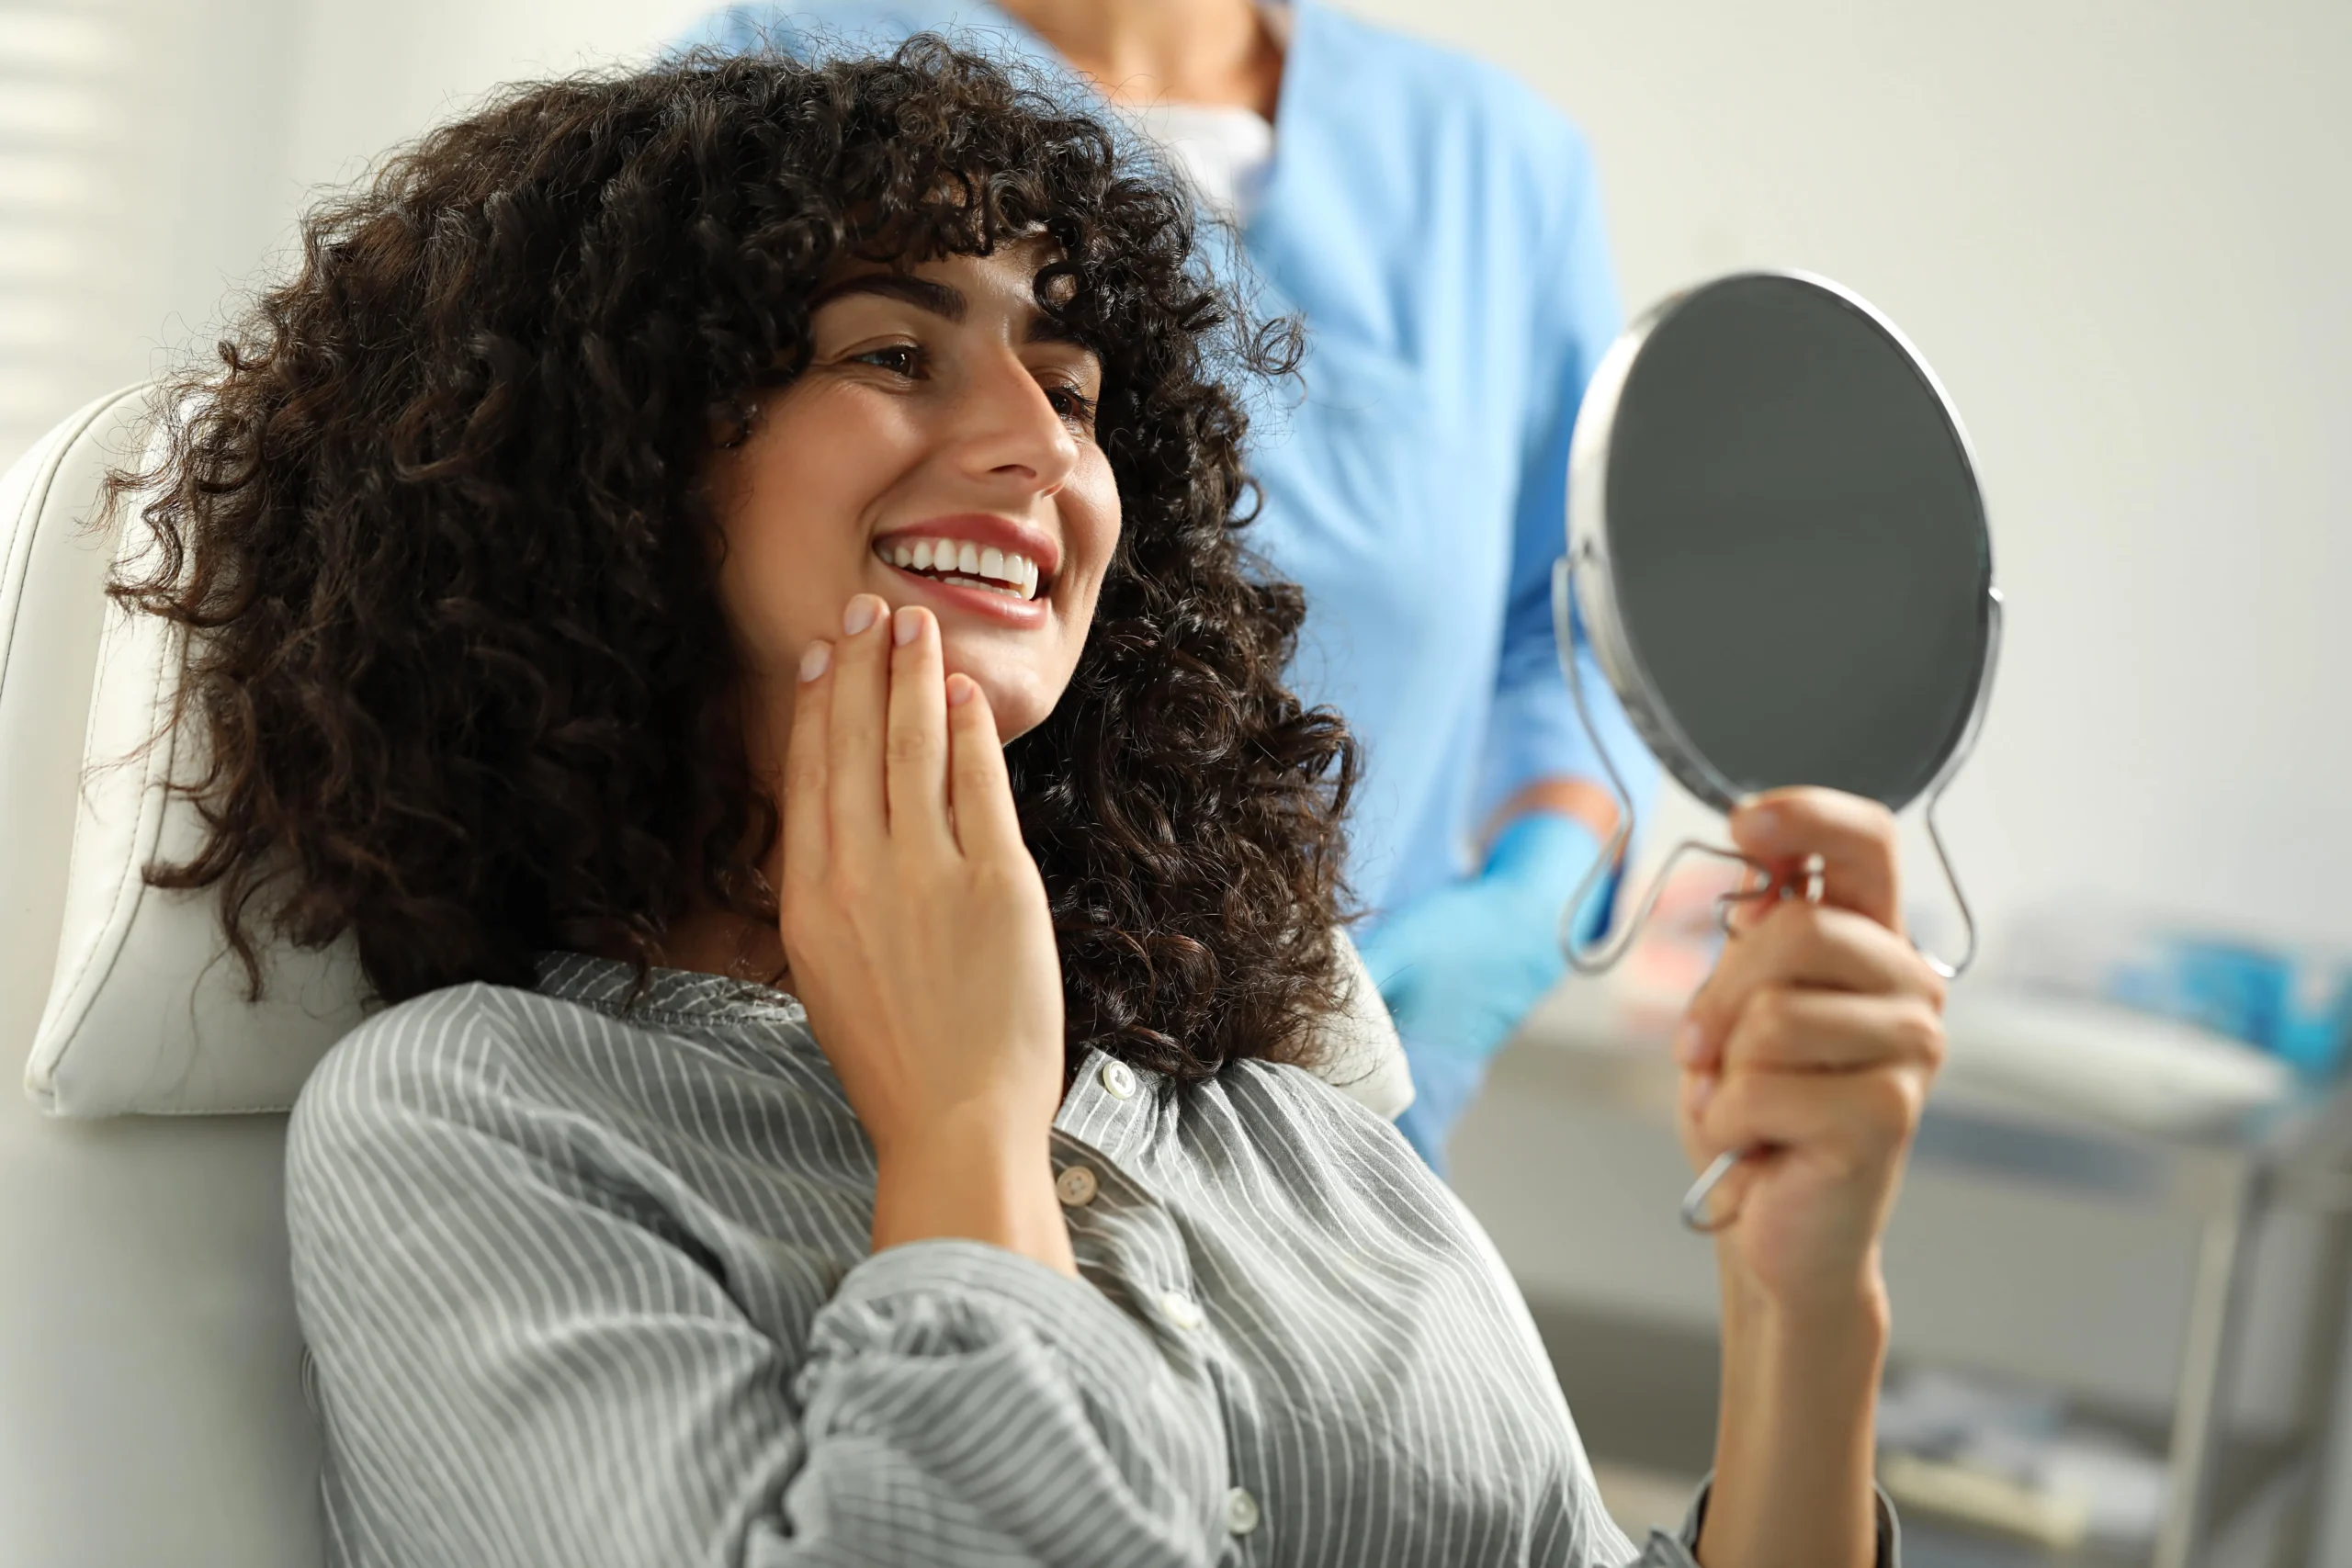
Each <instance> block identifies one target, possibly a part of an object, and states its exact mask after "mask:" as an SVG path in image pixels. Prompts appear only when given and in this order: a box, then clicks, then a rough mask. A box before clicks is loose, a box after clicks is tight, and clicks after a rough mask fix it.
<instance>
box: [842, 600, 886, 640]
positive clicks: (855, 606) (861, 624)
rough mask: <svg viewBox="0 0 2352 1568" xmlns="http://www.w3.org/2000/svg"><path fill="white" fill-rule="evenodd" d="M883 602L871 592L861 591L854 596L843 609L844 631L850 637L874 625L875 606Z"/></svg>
mask: <svg viewBox="0 0 2352 1568" xmlns="http://www.w3.org/2000/svg"><path fill="white" fill-rule="evenodd" d="M881 602H882V601H880V600H879V599H876V598H875V597H874V595H872V594H871V593H860V594H858V595H857V596H856V597H854V598H853V599H852V600H851V601H850V602H849V605H848V607H847V608H846V609H844V610H842V632H843V633H844V634H846V635H848V636H850V637H855V636H856V635H857V634H858V633H860V632H862V631H864V630H865V628H866V627H868V626H872V625H873V624H874V606H875V605H876V604H880V603H881Z"/></svg>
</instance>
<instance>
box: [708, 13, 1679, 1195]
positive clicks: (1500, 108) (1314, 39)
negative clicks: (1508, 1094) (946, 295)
mask: <svg viewBox="0 0 2352 1568" xmlns="http://www.w3.org/2000/svg"><path fill="white" fill-rule="evenodd" d="M916 32H937V33H943V34H945V35H947V36H949V37H951V38H953V39H955V40H956V42H958V43H961V44H964V45H966V46H967V47H975V46H977V47H980V48H983V49H991V50H996V51H1000V52H1002V51H1011V52H1013V53H1017V54H1020V55H1023V56H1025V57H1027V58H1028V59H1029V60H1030V61H1031V62H1034V63H1035V64H1038V65H1041V66H1043V67H1045V68H1046V69H1047V70H1049V71H1052V72H1055V73H1067V75H1068V77H1069V79H1071V80H1073V81H1074V82H1082V83H1084V84H1085V85H1086V88H1085V90H1088V91H1091V92H1095V93H1100V94H1102V95H1103V97H1104V98H1106V99H1107V100H1108V101H1109V103H1110V104H1111V105H1112V107H1115V108H1118V109H1120V110H1121V111H1122V112H1123V113H1125V115H1126V116H1127V117H1128V118H1129V120H1130V123H1132V124H1135V125H1136V127H1137V128H1138V129H1139V130H1141V132H1142V133H1143V134H1145V135H1147V136H1149V137H1152V138H1153V139H1155V140H1157V141H1159V142H1160V143H1161V144H1162V145H1163V146H1165V147H1167V148H1168V150H1169V151H1170V152H1172V153H1173V154H1174V159H1173V161H1174V162H1175V163H1176V164H1178V165H1179V166H1180V167H1182V168H1185V169H1187V170H1189V171H1190V172H1191V173H1192V175H1193V177H1194V179H1195V181H1196V183H1197V184H1199V185H1200V186H1202V187H1203V190H1204V196H1205V197H1206V198H1207V200H1208V202H1209V205H1210V206H1211V207H1212V209H1221V210H1222V211H1223V213H1224V214H1225V215H1226V216H1227V217H1228V218H1229V219H1230V220H1231V221H1232V222H1233V224H1234V225H1235V228H1236V230H1237V232H1238V239H1239V242H1240V246H1241V249H1242V250H1243V252H1244V253H1246V255H1247V258H1248V262H1249V264H1250V266H1251V268H1252V270H1253V271H1254V273H1255V275H1256V276H1255V282H1256V283H1257V285H1258V287H1259V292H1260V299H1261V305H1262V306H1263V307H1264V308H1265V309H1267V310H1270V311H1279V312H1285V313H1295V314H1297V315H1299V316H1301V317H1302V318H1303V319H1304V320H1305V321H1306V327H1307V343H1308V352H1307V356H1306V362H1305V364H1304V367H1303V368H1302V378H1303V389H1302V390H1301V394H1300V395H1299V396H1298V397H1297V398H1296V399H1295V401H1293V402H1292V403H1290V404H1289V406H1286V407H1283V408H1281V409H1276V410H1272V411H1267V412H1263V413H1261V416H1260V417H1259V419H1258V420H1257V422H1256V424H1255V425H1254V427H1253V434H1252V440H1251V454H1250V457H1251V470H1252V472H1253V474H1254V475H1255V477H1256V478H1257V479H1258V481H1259V483H1260V485H1261V488H1262V491H1263V498H1264V507H1263V511H1262V513H1261V516H1260V520H1259V522H1258V524H1257V525H1256V526H1255V527H1254V528H1253V529H1252V531H1251V532H1252V536H1253V538H1252V544H1253V546H1254V547H1255V548H1256V549H1257V550H1258V551H1259V553H1260V554H1261V555H1262V556H1263V557H1264V558H1266V559H1267V560H1268V561H1269V563H1270V564H1271V565H1272V567H1273V568H1274V569H1275V570H1279V571H1281V572H1282V573H1283V574H1284V575H1285V576H1287V577H1289V578H1291V579H1292V580H1294V581H1296V582H1298V583H1299V584H1300V585H1301V586H1302V587H1303V588H1304V589H1305V590H1306V598H1307V607H1308V611H1307V622H1306V631H1305V633H1304V635H1303V637H1302V639H1301V645H1300V651H1299V655H1298V660H1297V664H1296V666H1295V669H1294V671H1293V680H1294V682H1295V685H1296V687H1297V688H1298V690H1299V692H1300V694H1301V695H1302V696H1304V697H1305V698H1306V700H1307V701H1309V702H1315V703H1329V704H1330V705H1333V706H1335V707H1337V708H1338V709H1339V710H1340V713H1342V714H1343V715H1344V716H1346V718H1347V720H1348V723H1349V725H1350V726H1351V728H1353V730H1354V731H1355V733H1356V735H1357V737H1358V738H1359V739H1360V740H1361V741H1362V743H1363V760H1364V761H1363V780H1362V785H1361V788H1360V791H1359V793H1358V795H1357V805H1356V808H1355V813H1354V820H1353V829H1352V848H1351V860H1350V865H1349V873H1350V881H1351V884H1352V886H1353V888H1354V890H1355V893H1356V896H1357V897H1358V898H1360V899H1361V900H1362V901H1363V904H1364V906H1365V907H1366V908H1367V909H1368V910H1369V911H1370V915H1369V918H1368V919H1367V920H1366V922H1365V924H1364V926H1363V928H1361V929H1360V930H1359V931H1358V933H1357V941H1358V942H1359V944H1360V945H1361V946H1362V948H1363V955H1364V960H1365V963H1366V964H1367V965H1368V966H1369V967H1370V969H1371V971H1372V973H1373V975H1374V977H1375V978H1376V979H1377V980H1378V981H1379V982H1380V987H1381V991H1382V994H1383V995H1384V996H1385V998H1387V1001H1388V1004H1389V1009H1390V1011H1391V1012H1392V1013H1393V1014H1394V1015H1395V1017H1396V1020H1397V1028H1398V1032H1400V1034H1401V1035H1402V1036H1403V1038H1404V1041H1405V1046H1406V1051H1407V1055H1408V1059H1409V1061H1410V1064H1411V1067H1412V1076H1413V1082H1414V1088H1415V1091H1416V1098H1415V1100H1414V1103H1413V1105H1412V1106H1411V1107H1410V1108H1409V1109H1408V1110H1407V1111H1405V1113H1404V1114H1403V1115H1402V1116H1401V1117H1400V1118H1399V1119H1398V1123H1397V1124H1398V1126H1399V1128H1400V1129H1401V1130H1402V1131H1403V1132H1404V1134H1405V1135H1406V1136H1407V1137H1408V1138H1409V1139H1410V1140H1411V1141H1412V1143H1413V1144H1414V1145H1415V1147H1417V1148H1418V1149H1419V1150H1420V1152H1421V1153H1422V1155H1423V1156H1424V1157H1426V1158H1428V1159H1429V1160H1430V1163H1431V1164H1432V1165H1433V1166H1441V1168H1442V1164H1441V1162H1442V1151H1443V1145H1444V1140H1445V1135H1446V1133H1447V1131H1448V1130H1449V1129H1450V1128H1451V1127H1452V1125H1453V1122H1454V1121H1455V1119H1456V1118H1457V1117H1458V1116H1459V1115H1460V1113H1461V1111H1462V1110H1463V1108H1464V1106H1465V1105H1466V1104H1467V1103H1468V1102H1469V1100H1470V1099H1471V1097H1472V1096H1473V1095H1474V1094H1475V1092H1476V1089H1477V1086H1478V1084H1479V1082H1480V1081H1481V1079H1482V1078H1483V1077H1484V1075H1485V1072H1486V1068H1487V1063H1488V1061H1489V1060H1490V1059H1491V1057H1492V1056H1493V1055H1494V1053H1495V1051H1496V1050H1497V1049H1498V1047H1499V1046H1500V1045H1501V1044H1502V1043H1503V1041H1504V1040H1505V1038H1506V1037H1508V1036H1509V1035H1510V1032H1511V1031H1512V1030H1513V1029H1514V1028H1515V1027H1516V1026H1517V1025H1518V1023H1519V1021H1520V1020H1521V1018H1523V1017H1524V1016H1525V1015H1526V1013H1527V1012H1528V1010H1530V1009H1531V1008H1532V1006H1533V1005H1534V1004H1535V1002H1536V1001H1537V1000H1538V999H1539V998H1541V997H1542V996H1543V994H1544V992H1545V991H1546V990H1547V989H1549V988H1550V987H1551V986H1552V985H1553V984H1554V983H1555V982H1556V981H1557V980H1558V978H1559V976H1560V975H1561V972H1562V968H1563V965H1562V961H1561V958H1560V953H1559V949H1558V945H1557V929H1558V925H1559V919H1560V915H1561V912H1562V910H1563V908H1565V906H1566V902H1567V900H1568V899H1569V897H1571V896H1572V895H1573V894H1574V892H1575V890H1576V887H1577V884H1578V882H1579V880H1580V879H1581V878H1582V877H1583V876H1584V874H1585V873H1586V872H1587V871H1588V870H1589V868H1590V867H1591V865H1592V863H1593V862H1594V860H1595V859H1596V858H1597V857H1598V856H1599V855H1600V852H1601V851H1602V846H1603V844H1604V843H1605V841H1606V840H1607V838H1608V836H1609V833H1610V830H1611V827H1612V825H1613V823H1614V821H1615V817H1616V807H1615V804H1614V801H1613V799H1612V797H1611V792H1610V790H1609V787H1608V785H1607V783H1606V779H1607V774H1606V773H1604V771H1603V769H1602V766H1601V764H1600V760H1599V759H1598V758H1597V757H1596V756H1595V755H1594V753H1593V749H1592V745H1591V742H1590V741H1589V739H1587V737H1586V735H1585V733H1584V731H1583V729H1582V728H1581V727H1580V726H1579V725H1578V723H1577V717H1576V712H1575V708H1574V706H1573V705H1572V703H1571V700H1570V697H1569V695H1568V692H1567V688H1566V684H1565V683H1564V682H1562V680H1561V674H1560V665H1559V654H1558V648H1557V645H1556V643H1555V640H1554V636H1553V627H1552V617H1551V596H1550V583H1551V571H1552V565H1553V562H1554V561H1555V559H1556V558H1558V557H1559V555H1560V554H1561V552H1562V549H1563V548H1564V540H1565V535H1564V525H1565V519H1566V511H1565V507H1566V475H1567V462H1568V442H1569V435H1570V432H1571V430H1572V429H1573V427H1574V423H1575V420H1576V412H1577V403H1578V401H1579V400H1580V399H1581V397H1582V395H1583V390H1584V387H1585V383H1586V382H1587V380H1588V379H1589V378H1590V377H1591V374H1592V371H1593V368H1594V366H1595V364H1596V362H1597V361H1598V360H1599V358H1600V355H1601V354H1602V352H1603V351H1604V350H1606V349H1607V347H1608V345H1609V344H1610V343H1611V340H1612V339H1613V338H1614V337H1615V336H1616V334H1617V332H1618V329H1619V326H1620V324H1621V321H1622V318H1621V313H1620V308H1619V303H1618V299H1617V292H1616V286H1615V282H1614V277H1613V274H1612V270H1611V265H1610V260H1609V254H1608V244H1607V240H1606V236H1605V231H1604V229H1603V225H1602V221H1601V210H1600V190H1599V186H1598V184H1597V182H1596V179H1595V176H1594V172H1593V167H1592V159H1591V155H1590V153H1589V151H1588V150H1587V148H1586V146H1585V143H1584V141H1583V139H1582V138H1581V137H1580V136H1579V135H1578V133H1577V130H1575V128H1574V127H1573V126H1571V125H1570V124H1569V123H1568V121H1567V120H1566V118H1563V117H1562V116H1561V115H1560V114H1559V113H1558V112H1557V111H1555V110H1554V109H1553V108H1552V107H1549V106H1548V105H1546V104H1545V103H1544V102H1543V100H1542V99H1540V98H1539V97H1537V96H1536V95H1535V94H1534V93H1533V92H1532V91H1531V90H1529V89H1528V88H1527V87H1526V86H1525V85H1522V84H1521V83H1519V82H1518V81H1516V80H1514V79H1513V78H1511V77H1510V75H1509V74H1507V73H1503V72H1501V71H1498V70H1497V69H1495V68H1493V67H1491V66H1488V65H1485V64H1482V63H1480V62H1476V61H1473V60H1471V59H1469V58H1467V57H1465V56H1464V55H1461V54H1458V53H1455V52H1453V51H1448V50H1443V49H1440V48H1437V47H1434V46H1431V45H1430V44H1426V43H1422V42H1419V41H1416V40H1413V39H1408V38H1405V37H1403V36H1401V35H1399V34H1397V33H1394V32H1390V31H1387V30H1385V29H1383V28H1376V27H1373V26H1371V25H1368V24H1366V23H1363V22H1361V21H1357V20H1355V19H1353V18H1351V17H1346V16H1343V15H1341V14H1340V13H1339V12H1337V11H1333V10H1329V9H1327V8H1326V7H1325V6H1322V5H1319V4H1317V3H1316V0H1291V3H1289V4H1287V5H1261V4H1257V3H1254V0H997V3H996V4H994V5H989V4H984V3H982V0H780V3H769V4H757V5H740V6H731V7H729V8H728V9H726V10H724V11H721V12H718V13H717V14H716V15H714V16H713V17H710V18H709V19H708V20H707V22H706V23H705V24H704V25H703V26H702V28H700V29H698V30H697V32H696V33H695V35H694V36H693V37H692V38H691V39H689V40H688V41H690V42H700V43H710V44H716V45H718V46H719V47H721V48H725V49H729V50H737V51H741V50H752V49H759V48H775V49H782V50H786V51H793V52H806V51H820V50H825V49H832V48H842V47H854V48H865V47H888V45H890V44H892V43H895V42H896V41H898V40H899V39H903V38H905V37H907V36H909V35H910V34H912V33H916ZM1578 659H1579V661H1580V663H1581V664H1582V665H1583V674H1584V677H1585V682H1584V689H1585V691H1586V694H1587V698H1588V701H1589V704H1590V705H1591V707H1592V711H1593V715H1594V718H1595V721H1596V723H1597V725H1598V726H1599V727H1600V731H1601V735H1602V739H1603V743H1604V744H1606V745H1607V746H1608V748H1609V754H1610V757H1611V760H1613V761H1615V762H1616V764H1617V766H1618V768H1619V770H1620V771H1621V773H1623V774H1624V775H1625V776H1626V778H1627V780H1628V782H1629V784H1631V785H1632V787H1633V788H1634V792H1635V795H1636V797H1637V799H1639V798H1641V797H1643V796H1645V795H1648V794H1649V793H1650V792H1651V791H1652V790H1653V789H1654V788H1655V781H1656V769H1655V764H1653V763H1652V762H1651V761H1650V760H1649V757H1648V753H1647V752H1646V751H1645V750H1644V749H1643V747H1642V746H1641V744H1640V743H1639V742H1638V740H1636V739H1634V735H1633V733H1632V730H1631V728H1630V727H1629V726H1627V725H1626V723H1625V721H1624V719H1623V715H1622V714H1621V713H1620V712H1619V710H1618V708H1617V705H1616V704H1615V701H1614V700H1613V698H1611V696H1610V694H1609V692H1608V688H1607V686H1606V685H1605V683H1603V682H1602V681H1601V680H1600V675H1599V673H1598V671H1596V670H1595V669H1593V668H1592V667H1591V664H1590V656H1589V653H1587V652H1585V651H1584V650H1583V649H1581V647H1579V649H1578ZM1601 908H1602V901H1601V900H1599V899H1596V901H1595V906H1594V907H1593V908H1588V909H1587V910H1586V911H1584V912H1583V913H1582V915H1581V916H1580V919H1584V920H1585V921H1587V922H1588V923H1589V922H1591V921H1592V920H1594V919H1597V918H1598V917H1599V915H1600V912H1601Z"/></svg>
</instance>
